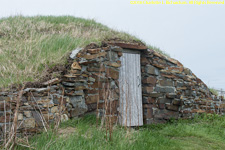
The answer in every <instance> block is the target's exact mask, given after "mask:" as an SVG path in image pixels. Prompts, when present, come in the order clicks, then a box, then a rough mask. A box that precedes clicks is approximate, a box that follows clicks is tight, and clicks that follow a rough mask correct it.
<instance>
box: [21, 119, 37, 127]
mask: <svg viewBox="0 0 225 150" xmlns="http://www.w3.org/2000/svg"><path fill="white" fill-rule="evenodd" d="M23 126H24V127H25V128H34V127H35V119H34V118H27V119H26V120H24V123H23Z"/></svg>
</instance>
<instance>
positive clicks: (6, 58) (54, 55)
mask: <svg viewBox="0 0 225 150" xmlns="http://www.w3.org/2000/svg"><path fill="white" fill-rule="evenodd" d="M106 38H121V39H124V40H133V39H134V40H138V39H137V38H136V37H134V36H131V35H129V34H126V33H123V32H118V31H115V30H112V29H110V28H108V27H106V26H104V25H102V24H100V23H97V22H95V21H94V20H86V19H82V18H75V17H71V16H61V17H53V16H36V17H23V16H16V17H9V18H3V19H0V64H1V65H0V78H1V80H0V87H3V86H8V85H9V84H11V83H21V82H23V81H34V80H37V79H40V77H41V75H42V72H43V70H44V69H45V67H46V66H47V65H54V64H62V63H64V62H65V60H66V59H65V58H64V56H66V55H67V54H68V53H69V52H71V51H72V50H73V49H75V48H77V47H84V46H86V45H87V44H89V43H91V42H96V43H100V42H101V41H102V40H104V39H106Z"/></svg>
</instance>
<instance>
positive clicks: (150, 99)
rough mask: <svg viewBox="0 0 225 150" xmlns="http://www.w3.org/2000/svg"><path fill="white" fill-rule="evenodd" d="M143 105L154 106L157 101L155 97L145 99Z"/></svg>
mask: <svg viewBox="0 0 225 150" xmlns="http://www.w3.org/2000/svg"><path fill="white" fill-rule="evenodd" d="M142 100H143V104H152V103H155V102H156V100H155V98H153V97H143V99H142Z"/></svg>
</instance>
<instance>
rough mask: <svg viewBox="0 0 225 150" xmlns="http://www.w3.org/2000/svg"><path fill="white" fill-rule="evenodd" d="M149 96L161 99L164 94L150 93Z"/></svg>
mask: <svg viewBox="0 0 225 150" xmlns="http://www.w3.org/2000/svg"><path fill="white" fill-rule="evenodd" d="M148 96H149V97H161V96H163V94H162V93H150V94H148Z"/></svg>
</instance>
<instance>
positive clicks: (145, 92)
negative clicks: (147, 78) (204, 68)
mask: <svg viewBox="0 0 225 150" xmlns="http://www.w3.org/2000/svg"><path fill="white" fill-rule="evenodd" d="M153 90H154V89H153V87H148V86H147V87H146V86H145V87H143V88H142V92H143V93H144V94H149V93H152V92H153Z"/></svg>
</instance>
